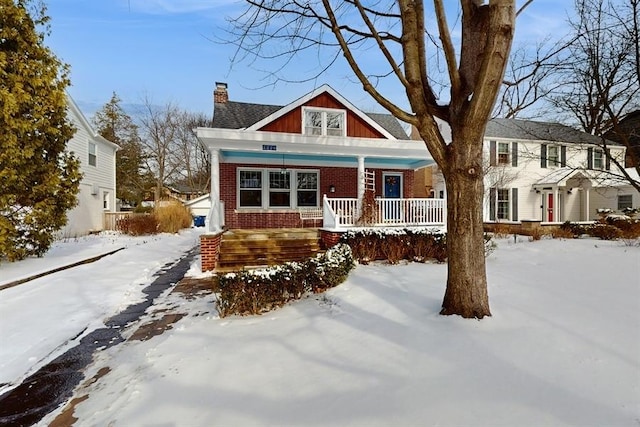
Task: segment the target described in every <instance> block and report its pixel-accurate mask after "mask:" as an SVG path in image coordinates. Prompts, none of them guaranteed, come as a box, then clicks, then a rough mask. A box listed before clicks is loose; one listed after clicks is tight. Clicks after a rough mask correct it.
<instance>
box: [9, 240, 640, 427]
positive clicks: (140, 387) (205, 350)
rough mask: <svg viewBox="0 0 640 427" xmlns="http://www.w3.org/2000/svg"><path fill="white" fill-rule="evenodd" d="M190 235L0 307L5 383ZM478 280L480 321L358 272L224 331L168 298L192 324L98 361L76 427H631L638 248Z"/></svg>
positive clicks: (559, 245) (376, 268)
mask: <svg viewBox="0 0 640 427" xmlns="http://www.w3.org/2000/svg"><path fill="white" fill-rule="evenodd" d="M193 233H196V232H195V231H189V232H186V233H183V234H182V235H181V236H169V235H163V236H159V237H153V238H149V240H151V241H148V242H147V243H145V244H140V245H139V246H131V247H129V248H128V249H127V250H125V251H120V252H118V253H117V254H114V255H112V256H110V257H107V258H104V259H103V260H101V261H98V262H96V263H94V264H91V265H87V266H82V267H78V268H76V269H73V270H72V271H69V272H65V273H59V274H57V275H56V279H55V283H51V281H48V280H47V279H38V281H36V282H32V283H29V284H25V285H20V286H18V287H17V288H12V289H7V290H4V291H0V317H1V318H2V322H1V323H0V334H1V336H0V340H1V342H0V344H1V345H0V374H1V377H0V382H7V381H14V380H15V379H16V378H19V377H20V376H21V375H24V372H25V371H28V370H29V367H30V366H31V365H35V364H37V363H38V362H39V361H41V360H43V359H45V358H46V356H47V354H48V353H47V352H49V353H50V352H51V351H53V349H54V348H55V345H54V344H53V342H52V343H50V344H49V345H44V344H43V341H54V340H55V339H58V340H60V341H59V342H58V345H59V344H61V343H62V342H64V340H65V339H69V338H71V337H73V336H74V334H77V333H78V332H80V330H82V328H84V327H86V326H87V325H92V324H99V323H100V322H101V321H102V320H104V318H106V317H107V316H108V314H113V313H112V312H114V311H117V310H118V309H119V308H122V307H124V306H125V305H128V304H129V303H130V302H135V300H136V299H138V298H140V292H139V290H140V288H142V287H143V286H142V285H143V283H148V282H150V281H151V279H150V274H151V273H152V270H153V269H154V268H157V267H158V266H159V265H161V264H164V263H165V262H166V261H167V260H168V259H169V258H171V256H176V255H178V254H180V253H182V252H183V251H184V250H186V249H187V248H188V247H189V246H190V245H192V244H193V240H195V236H194V234H193ZM81 243H82V242H79V243H78V246H82V245H81ZM112 257H113V258H112ZM116 257H119V258H116ZM45 259H46V257H45ZM151 260H154V261H156V263H155V264H152V263H151ZM136 266H137V268H136ZM2 268H4V267H0V274H4V272H3V269H2ZM16 268H18V267H16ZM487 269H488V279H489V283H490V285H489V293H490V299H491V306H492V312H493V317H491V318H485V319H483V320H482V321H476V320H464V319H461V318H458V317H443V316H439V315H438V311H439V309H440V303H441V300H442V296H443V294H444V285H445V280H446V266H445V265H439V264H404V265H399V266H389V265H384V264H374V265H369V266H358V267H357V268H356V269H355V270H354V271H353V272H352V273H351V275H350V277H349V279H348V280H347V281H346V282H345V283H344V284H342V285H341V286H338V287H336V288H334V289H332V290H330V291H328V292H327V293H325V294H323V295H313V296H310V297H309V298H306V299H303V300H301V301H298V302H295V303H293V304H290V305H288V306H287V307H285V308H282V309H280V310H277V311H274V312H271V313H268V314H265V315H262V316H253V317H230V318H225V319H219V318H218V316H217V313H216V310H215V305H214V297H213V296H212V295H208V296H206V297H200V298H197V299H194V300H186V299H183V298H181V297H180V296H179V295H177V294H171V295H167V296H165V297H164V298H162V301H161V303H160V305H161V306H162V305H164V306H166V308H168V309H170V310H173V311H179V312H184V313H189V314H188V316H186V317H184V318H182V319H181V320H179V321H178V322H177V323H176V324H175V325H173V329H170V330H167V331H165V332H164V333H163V334H161V335H158V336H156V337H153V338H151V339H149V340H147V341H128V342H125V343H121V344H118V345H116V346H114V347H111V348H109V349H107V350H104V351H102V352H101V353H100V354H99V355H98V356H97V357H96V360H95V362H94V364H93V365H91V366H90V367H89V368H88V370H87V375H86V377H87V378H90V377H92V376H93V375H94V374H96V372H98V370H100V369H101V368H104V367H108V368H110V371H109V372H108V373H107V374H106V375H104V376H102V377H101V378H99V379H98V380H97V381H96V382H95V383H93V384H91V385H88V386H86V387H84V388H82V389H81V390H79V391H78V396H82V395H85V394H88V397H87V398H86V400H84V401H82V402H81V403H79V404H78V405H77V406H76V408H75V413H74V416H75V417H76V418H78V422H77V423H76V425H78V426H80V425H82V426H94V425H95V426H103V425H110V426H130V425H136V426H139V425H140V426H141V425H167V426H170V425H175V426H210V425H225V426H226V425H234V426H242V425H278V426H280V425H317V426H329V425H331V426H334V425H340V426H346V425H353V426H389V425H397V426H409V425H411V426H417V425H420V426H428V425H433V426H448V425H449V426H460V425H473V426H478V425H481V426H489V425H491V426H494V425H502V426H515V425H517V426H544V425H546V426H563V425H567V426H569V425H572V426H575V425H580V426H637V425H639V424H640V247H638V246H635V247H631V246H626V245H624V244H623V243H621V242H605V241H600V240H594V239H580V240H542V241H537V242H529V241H527V239H526V238H521V239H519V240H518V242H517V243H514V242H513V239H505V240H498V248H497V250H496V251H495V252H494V253H493V254H492V255H491V256H490V257H489V258H488V260H487ZM190 274H192V275H198V274H199V271H198V267H197V264H195V265H194V266H193V267H192V270H191V273H190ZM1 277H2V280H0V284H2V282H4V275H3V276H1ZM57 306H62V307H61V308H60V307H59V308H56V307H57ZM158 308H162V307H154V309H156V310H157V309H158ZM26 310H29V312H30V313H31V315H27V314H25V313H23V312H24V311H26ZM69 317H73V318H74V320H73V321H72V320H70V319H69ZM43 318H44V319H43ZM76 324H77V327H76V328H72V326H73V325H76ZM90 327H91V326H90ZM49 336H55V338H52V339H51V340H49ZM103 372H104V370H103ZM58 412H59V411H58ZM55 415H56V413H54V414H51V415H49V416H47V417H46V418H45V419H44V420H43V421H42V422H41V424H42V425H46V424H47V423H48V422H50V421H51V420H52V419H53V418H54V417H55Z"/></svg>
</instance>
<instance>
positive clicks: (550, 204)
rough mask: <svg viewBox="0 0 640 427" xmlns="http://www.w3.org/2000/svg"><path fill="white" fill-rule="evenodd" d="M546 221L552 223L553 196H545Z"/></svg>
mask: <svg viewBox="0 0 640 427" xmlns="http://www.w3.org/2000/svg"><path fill="white" fill-rule="evenodd" d="M547 221H549V222H553V194H552V193H549V194H548V195H547Z"/></svg>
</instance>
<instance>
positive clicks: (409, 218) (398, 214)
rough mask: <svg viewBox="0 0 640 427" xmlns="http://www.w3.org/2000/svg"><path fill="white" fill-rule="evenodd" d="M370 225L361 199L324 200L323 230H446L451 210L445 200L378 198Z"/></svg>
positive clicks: (369, 219)
mask: <svg viewBox="0 0 640 427" xmlns="http://www.w3.org/2000/svg"><path fill="white" fill-rule="evenodd" d="M369 216H370V218H368V221H366V222H362V221H359V219H360V217H361V210H360V203H359V201H358V199H343V198H327V197H325V198H324V200H323V226H324V227H327V228H336V229H339V228H348V227H359V226H362V227H365V226H371V227H396V226H397V227H400V226H403V227H418V226H444V225H445V224H446V221H447V207H446V201H445V200H444V199H384V198H377V199H376V203H375V206H374V209H373V212H372V214H371V215H369Z"/></svg>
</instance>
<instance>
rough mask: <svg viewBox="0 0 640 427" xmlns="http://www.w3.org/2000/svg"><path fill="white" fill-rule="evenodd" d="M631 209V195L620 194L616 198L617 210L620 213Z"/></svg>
mask: <svg viewBox="0 0 640 427" xmlns="http://www.w3.org/2000/svg"><path fill="white" fill-rule="evenodd" d="M632 207H633V197H631V194H621V195H619V196H618V210H619V211H621V210H623V209H626V208H629V209H631V208H632Z"/></svg>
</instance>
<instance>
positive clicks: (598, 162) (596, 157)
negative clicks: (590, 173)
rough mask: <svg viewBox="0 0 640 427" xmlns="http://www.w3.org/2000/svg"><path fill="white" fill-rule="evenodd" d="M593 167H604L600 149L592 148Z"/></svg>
mask: <svg viewBox="0 0 640 427" xmlns="http://www.w3.org/2000/svg"><path fill="white" fill-rule="evenodd" d="M593 168H594V169H604V153H603V152H602V150H598V149H596V150H593Z"/></svg>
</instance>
